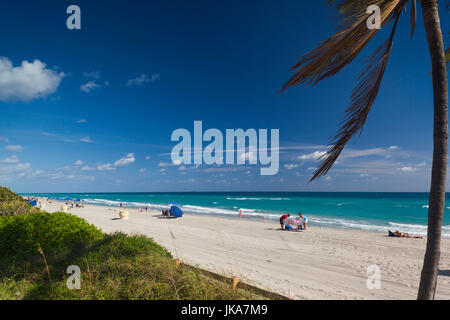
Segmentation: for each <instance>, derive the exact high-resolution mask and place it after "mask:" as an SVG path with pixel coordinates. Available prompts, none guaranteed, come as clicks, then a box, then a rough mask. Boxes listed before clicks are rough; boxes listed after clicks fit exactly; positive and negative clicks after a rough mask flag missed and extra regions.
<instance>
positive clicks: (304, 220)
mask: <svg viewBox="0 0 450 320" xmlns="http://www.w3.org/2000/svg"><path fill="white" fill-rule="evenodd" d="M298 219H299V220H300V221H301V222H302V223H301V226H302V228H303V229H304V230H306V224H307V223H308V218H307V217H306V216H304V215H303V214H302V213H301V212H299V213H298Z"/></svg>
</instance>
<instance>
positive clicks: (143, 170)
mask: <svg viewBox="0 0 450 320" xmlns="http://www.w3.org/2000/svg"><path fill="white" fill-rule="evenodd" d="M146 171H147V169H145V168H141V169H139V172H140V173H144V172H146Z"/></svg>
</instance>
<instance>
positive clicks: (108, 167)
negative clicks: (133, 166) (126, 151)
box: [97, 163, 116, 171]
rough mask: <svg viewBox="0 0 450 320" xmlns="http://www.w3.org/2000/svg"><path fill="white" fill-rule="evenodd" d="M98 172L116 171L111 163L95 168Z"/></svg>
mask: <svg viewBox="0 0 450 320" xmlns="http://www.w3.org/2000/svg"><path fill="white" fill-rule="evenodd" d="M97 170H98V171H113V170H116V167H114V166H113V165H112V164H111V163H105V164H101V165H98V166H97Z"/></svg>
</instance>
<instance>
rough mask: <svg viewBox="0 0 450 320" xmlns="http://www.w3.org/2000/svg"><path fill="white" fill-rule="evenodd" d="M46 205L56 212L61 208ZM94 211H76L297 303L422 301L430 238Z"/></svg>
mask: <svg viewBox="0 0 450 320" xmlns="http://www.w3.org/2000/svg"><path fill="white" fill-rule="evenodd" d="M40 201H41V202H42V203H45V210H46V211H48V212H54V211H59V209H60V207H61V204H62V203H60V202H55V201H53V202H52V203H47V201H46V200H43V199H41V200H40ZM128 210H129V212H130V217H129V219H128V220H119V219H118V217H119V208H113V207H101V206H94V205H86V206H85V207H84V208H73V209H69V212H70V213H73V214H75V215H77V216H79V217H82V218H84V219H86V220H87V221H89V222H90V223H92V224H94V225H96V226H97V227H99V228H101V229H102V230H103V231H105V232H114V231H122V232H126V233H129V234H144V235H146V236H149V237H151V238H153V239H154V240H155V241H156V242H158V243H159V244H161V245H163V246H164V247H166V248H167V249H169V250H170V251H171V252H172V254H173V256H174V257H177V258H181V259H182V260H183V261H184V262H185V263H188V264H191V265H197V266H199V267H202V268H204V269H208V270H210V271H213V272H217V273H221V274H224V275H228V276H231V275H236V276H238V277H239V278H240V279H242V281H244V282H247V283H250V284H253V285H256V286H258V287H261V288H264V289H268V290H271V291H274V292H277V293H280V294H283V295H285V296H288V297H290V298H292V299H415V298H416V294H417V287H418V284H419V278H420V272H421V267H422V261H423V256H424V252H425V243H426V240H425V239H405V238H389V237H387V235H384V234H379V233H371V232H365V231H355V230H337V229H331V228H318V227H314V226H311V227H310V228H309V229H308V230H307V231H303V232H287V231H281V230H280V229H279V225H278V223H277V222H274V221H267V222H265V221H254V220H248V219H239V218H236V219H234V218H221V217H212V216H200V215H187V214H185V215H184V217H183V218H181V219H161V218H160V212H156V211H148V212H145V211H144V212H143V213H140V212H138V210H137V209H128ZM370 265H377V266H378V267H379V268H380V269H381V288H380V289H372V290H369V289H368V288H367V285H366V281H367V278H368V276H367V267H368V266H370ZM440 269H441V271H440V275H439V280H438V287H437V293H436V299H450V239H443V241H442V255H441V265H440Z"/></svg>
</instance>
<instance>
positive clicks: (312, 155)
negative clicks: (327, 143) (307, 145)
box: [298, 151, 326, 160]
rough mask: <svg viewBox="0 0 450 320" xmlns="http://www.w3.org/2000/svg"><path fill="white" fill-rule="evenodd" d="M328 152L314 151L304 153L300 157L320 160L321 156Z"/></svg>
mask: <svg viewBox="0 0 450 320" xmlns="http://www.w3.org/2000/svg"><path fill="white" fill-rule="evenodd" d="M325 154H326V151H314V152H313V153H308V154H303V155H301V156H299V157H298V158H299V159H300V160H318V159H319V158H320V157H322V156H323V155H325Z"/></svg>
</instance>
